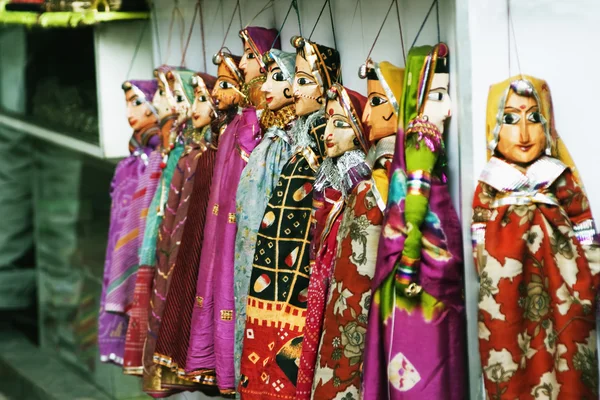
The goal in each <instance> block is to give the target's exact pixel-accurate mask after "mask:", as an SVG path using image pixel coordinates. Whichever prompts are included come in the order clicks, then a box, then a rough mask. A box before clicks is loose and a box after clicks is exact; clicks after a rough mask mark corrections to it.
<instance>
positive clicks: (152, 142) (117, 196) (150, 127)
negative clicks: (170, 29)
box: [98, 80, 160, 365]
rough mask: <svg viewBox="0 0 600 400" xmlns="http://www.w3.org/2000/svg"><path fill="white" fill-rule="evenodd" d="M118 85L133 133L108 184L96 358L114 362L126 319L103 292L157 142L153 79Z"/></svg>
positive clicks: (120, 359) (122, 343)
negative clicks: (107, 224) (108, 308)
mask: <svg viewBox="0 0 600 400" xmlns="http://www.w3.org/2000/svg"><path fill="white" fill-rule="evenodd" d="M122 88H123V92H124V93H125V102H126V105H127V114H126V115H127V120H128V121H129V125H130V126H131V128H132V129H133V135H132V136H131V139H129V153H130V155H129V156H128V157H126V158H124V159H123V160H121V161H119V163H118V164H117V168H116V170H115V175H114V177H113V180H112V182H111V187H110V197H111V201H112V204H111V211H110V215H111V217H110V227H109V230H108V244H107V246H106V259H105V262H104V281H103V285H102V296H101V300H100V314H99V318H98V347H99V350H100V360H101V361H102V362H112V363H115V364H117V365H123V356H124V351H125V332H126V330H127V323H128V320H127V316H126V315H125V314H123V313H113V312H107V311H106V309H105V304H106V292H107V289H108V284H109V277H110V274H111V268H112V266H113V257H114V253H115V248H116V246H117V243H120V241H121V238H122V236H121V235H123V234H124V233H125V232H123V228H124V223H125V221H126V220H127V217H128V215H129V214H130V213H132V214H136V210H134V209H132V208H131V203H132V198H133V196H134V194H135V191H136V188H137V185H138V182H139V180H140V178H141V177H142V175H143V174H144V172H145V171H146V167H147V165H148V156H149V154H150V153H151V152H152V151H153V150H154V149H155V148H156V147H157V146H158V145H159V144H160V135H159V133H160V130H159V125H158V122H159V121H158V113H157V111H156V108H154V105H152V97H153V96H154V92H156V88H157V84H156V81H155V80H148V81H142V80H129V81H126V82H125V83H123V85H122ZM137 212H139V210H138V211H137Z"/></svg>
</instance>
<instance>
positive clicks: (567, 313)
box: [472, 75, 600, 399]
mask: <svg viewBox="0 0 600 400" xmlns="http://www.w3.org/2000/svg"><path fill="white" fill-rule="evenodd" d="M486 128H487V129H486V137H487V147H488V153H487V157H488V163H487V164H486V166H485V168H484V170H483V172H482V173H481V175H480V177H479V183H478V185H477V189H476V191H475V197H474V200H473V225H472V228H473V229H472V230H473V243H474V255H475V264H476V265H477V271H478V274H479V278H480V289H479V316H478V324H479V351H480V355H481V363H482V367H483V376H484V382H485V390H486V393H487V396H488V397H490V398H495V399H496V398H497V399H509V398H510V399H514V398H519V399H536V398H541V397H546V398H551V399H563V398H564V399H567V398H568V399H596V398H598V379H597V376H598V361H597V355H596V339H597V337H596V299H597V297H596V296H597V292H596V291H597V288H598V284H599V281H598V279H599V274H598V272H599V271H600V247H599V241H598V236H597V234H596V230H595V227H594V221H593V219H592V213H591V210H590V206H589V201H588V199H587V195H586V192H585V189H584V187H583V183H582V182H581V180H580V178H579V176H578V175H577V171H576V169H575V164H574V162H573V160H572V159H571V157H570V155H569V153H568V151H567V149H566V147H565V145H564V143H563V142H562V141H561V139H560V137H559V135H558V133H557V132H556V130H555V127H554V114H553V109H552V97H551V94H550V88H549V87H548V84H547V83H546V82H545V81H544V80H541V79H538V78H534V77H531V76H527V75H519V76H516V77H513V78H510V79H508V80H506V81H504V82H501V83H498V84H495V85H492V86H491V87H490V90H489V94H488V104H487V124H486Z"/></svg>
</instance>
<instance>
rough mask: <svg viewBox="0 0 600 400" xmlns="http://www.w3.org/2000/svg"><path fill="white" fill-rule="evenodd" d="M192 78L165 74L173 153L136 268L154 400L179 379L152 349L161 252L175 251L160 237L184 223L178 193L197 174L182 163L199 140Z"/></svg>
mask: <svg viewBox="0 0 600 400" xmlns="http://www.w3.org/2000/svg"><path fill="white" fill-rule="evenodd" d="M193 74H194V73H193V72H192V71H190V70H186V69H183V68H177V69H172V70H171V71H168V72H167V73H166V75H165V77H166V79H167V82H168V84H169V86H170V87H171V88H172V89H171V90H172V93H173V100H174V104H175V110H176V113H177V118H176V122H175V124H174V129H173V130H172V132H171V135H170V143H171V144H170V149H171V150H170V152H169V153H168V158H166V159H165V160H164V161H163V165H162V166H163V167H164V170H163V174H162V176H161V182H160V183H159V186H158V188H157V191H156V193H155V195H154V198H153V200H152V204H151V207H150V209H149V213H148V217H147V222H146V230H145V234H144V246H143V247H142V250H141V252H140V265H141V266H142V267H140V268H148V269H152V270H153V278H152V280H151V282H150V285H147V283H146V282H143V281H140V279H139V278H138V281H137V282H136V285H137V286H143V287H144V290H149V289H151V293H150V296H149V298H150V301H149V302H147V303H143V304H142V307H144V311H145V313H146V318H147V321H148V331H147V334H146V337H145V342H144V353H143V365H144V373H143V375H144V383H143V388H144V391H146V392H147V393H148V394H150V395H151V396H154V397H162V396H163V395H164V394H165V393H168V392H169V391H168V390H167V389H164V388H162V387H161V386H160V382H161V377H162V380H167V381H170V382H173V381H177V377H176V375H175V374H174V373H172V371H170V370H167V369H164V370H162V371H160V370H161V368H160V367H159V366H157V365H156V364H155V363H154V350H155V346H156V340H157V336H158V332H159V329H160V324H161V318H162V314H163V310H164V299H165V298H166V297H167V294H168V289H169V279H168V277H169V273H168V271H172V267H173V265H172V264H171V265H169V259H168V257H165V256H166V254H165V251H169V250H172V251H173V250H174V249H173V247H171V246H170V243H171V242H170V241H169V238H168V237H165V236H164V235H165V234H166V233H167V232H170V231H171V229H170V227H171V226H175V223H176V220H178V222H180V223H181V221H185V214H186V212H187V210H186V207H187V202H183V203H181V204H180V202H179V200H180V197H179V195H181V193H182V191H185V192H186V193H188V192H189V191H191V189H192V188H191V187H190V185H187V186H188V187H187V188H185V187H184V186H183V183H184V182H185V180H186V178H187V177H188V176H189V175H191V174H192V173H193V171H194V170H195V169H194V170H192V169H186V167H185V164H186V162H187V161H188V159H189V157H187V156H186V155H185V153H184V152H185V150H186V145H187V148H188V149H189V150H190V151H191V150H192V147H191V146H192V145H194V141H195V139H198V138H197V136H199V135H197V134H196V133H195V129H194V126H193V123H192V119H191V108H192V104H193V101H194V90H193V87H192V84H191V78H192V76H193ZM194 167H195V165H194ZM180 205H183V208H181V209H179V208H178V207H179V206H180ZM171 233H172V234H174V236H176V235H179V234H180V233H179V232H178V231H173V232H171ZM159 245H160V246H161V247H160V248H159V247H158V246H159ZM162 246H164V247H162ZM167 249H168V250H167ZM159 267H160V268H161V269H160V270H159V269H158V268H159ZM163 269H164V270H163ZM165 278H166V279H165ZM177 382H178V384H180V385H184V384H185V381H177ZM190 386H191V385H190Z"/></svg>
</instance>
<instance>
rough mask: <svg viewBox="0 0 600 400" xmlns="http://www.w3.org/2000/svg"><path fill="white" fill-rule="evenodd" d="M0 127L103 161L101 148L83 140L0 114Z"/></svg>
mask: <svg viewBox="0 0 600 400" xmlns="http://www.w3.org/2000/svg"><path fill="white" fill-rule="evenodd" d="M0 125H3V126H6V127H8V128H11V129H14V130H16V131H19V132H23V133H27V134H29V135H31V136H34V137H36V138H38V139H42V140H45V141H48V142H50V143H54V144H56V145H59V146H62V147H65V148H67V149H70V150H73V151H76V152H79V153H84V154H87V155H90V156H93V157H96V158H100V159H104V151H102V148H101V147H100V146H97V145H93V144H91V143H87V142H84V141H83V140H79V139H75V138H72V137H70V136H67V135H64V134H62V133H58V132H55V131H52V130H50V129H46V128H42V127H40V126H37V125H34V124H31V123H29V122H25V121H21V120H20V119H17V118H14V117H11V116H9V115H6V114H3V113H0Z"/></svg>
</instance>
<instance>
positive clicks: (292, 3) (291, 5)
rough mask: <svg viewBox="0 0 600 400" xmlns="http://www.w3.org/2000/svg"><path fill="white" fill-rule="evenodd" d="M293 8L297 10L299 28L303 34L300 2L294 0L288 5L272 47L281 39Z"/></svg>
mask: <svg viewBox="0 0 600 400" xmlns="http://www.w3.org/2000/svg"><path fill="white" fill-rule="evenodd" d="M292 8H294V10H296V15H297V16H298V29H300V36H302V26H301V25H300V12H299V11H298V4H297V3H296V0H292V2H291V3H290V6H289V7H288V10H287V14H285V18H284V19H283V22H282V23H281V27H280V28H279V31H277V36H275V40H273V44H271V48H273V46H274V45H275V42H277V39H279V36H280V35H281V30H282V29H283V27H284V26H285V23H286V22H287V19H288V17H289V16H290V12H292Z"/></svg>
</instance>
